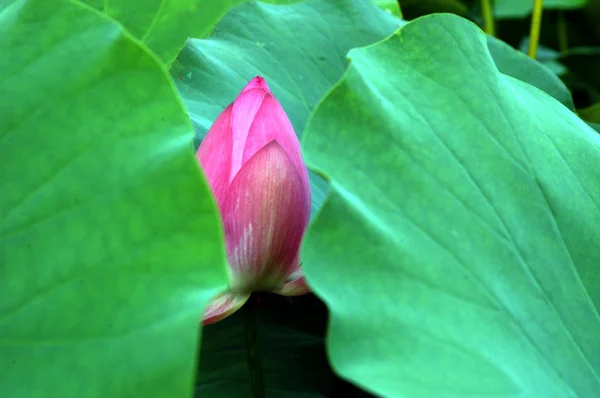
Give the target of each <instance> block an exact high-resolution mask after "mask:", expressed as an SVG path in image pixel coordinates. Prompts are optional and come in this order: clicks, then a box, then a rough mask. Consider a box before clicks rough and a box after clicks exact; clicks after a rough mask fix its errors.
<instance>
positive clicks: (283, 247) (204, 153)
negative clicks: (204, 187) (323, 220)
mask: <svg viewBox="0 0 600 398" xmlns="http://www.w3.org/2000/svg"><path fill="white" fill-rule="evenodd" d="M196 158H197V159H198V161H199V162H200V165H201V167H202V169H203V170H204V173H205V174H206V177H207V179H208V182H209V184H210V187H211V189H212V192H213V194H214V196H215V198H216V201H217V205H218V206H219V210H220V213H221V217H222V220H223V226H224V229H225V241H226V244H227V254H228V259H229V266H230V270H231V273H230V292H228V293H226V294H224V295H223V296H221V297H219V298H218V299H216V300H214V301H213V303H212V304H211V305H210V306H209V308H208V310H207V311H206V313H205V316H204V323H205V324H207V323H212V322H216V321H218V320H220V319H223V318H225V317H226V316H227V315H230V314H231V313H233V312H234V311H235V310H237V309H238V308H239V307H241V306H242V305H243V304H244V302H245V301H246V300H247V298H248V297H249V295H250V293H252V292H256V291H271V292H275V293H279V294H283V295H298V294H304V293H307V292H308V287H307V286H306V284H305V282H304V278H303V276H302V274H301V272H300V268H299V257H298V255H299V253H298V252H299V249H300V243H301V241H302V237H303V235H304V231H305V230H306V227H307V225H308V221H309V218H310V204H311V196H310V185H309V181H308V171H307V169H306V165H305V164H304V161H303V160H302V154H301V153H300V143H299V142H298V138H297V137H296V134H295V133H294V128H293V127H292V124H291V123H290V121H289V119H288V117H287V115H286V114H285V112H284V110H283V108H282V107H281V105H280V104H279V102H278V101H277V100H276V99H275V97H274V96H273V94H272V93H271V91H270V90H269V87H268V86H267V83H266V82H265V80H264V79H263V78H262V77H259V76H257V77H255V78H254V79H252V80H251V81H250V82H249V83H248V85H247V86H246V87H245V88H244V89H243V90H242V92H241V93H240V94H239V95H238V97H237V98H236V99H235V101H233V103H232V104H230V105H229V106H228V107H227V108H225V110H224V111H223V112H222V113H221V114H220V115H219V117H218V118H217V120H215V122H214V124H213V125H212V127H211V128H210V130H209V131H208V133H207V135H206V137H205V138H204V140H203V141H202V144H201V145H200V148H198V152H197V153H196Z"/></svg>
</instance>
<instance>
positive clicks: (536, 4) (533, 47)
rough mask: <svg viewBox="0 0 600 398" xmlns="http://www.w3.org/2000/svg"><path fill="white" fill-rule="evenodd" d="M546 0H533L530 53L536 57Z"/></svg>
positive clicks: (532, 56)
mask: <svg viewBox="0 0 600 398" xmlns="http://www.w3.org/2000/svg"><path fill="white" fill-rule="evenodd" d="M543 8H544V0H533V14H532V15H531V30H530V32H529V51H528V55H529V56H530V57H531V58H533V59H535V58H536V55H537V48H538V42H539V41H540V30H541V26H542V10H543Z"/></svg>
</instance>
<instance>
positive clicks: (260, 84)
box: [242, 76, 272, 94]
mask: <svg viewBox="0 0 600 398" xmlns="http://www.w3.org/2000/svg"><path fill="white" fill-rule="evenodd" d="M253 88H260V89H263V90H265V91H266V92H267V93H269V94H272V93H271V89H269V85H268V84H267V81H266V80H265V78H264V77H262V76H255V77H254V78H253V79H252V80H250V81H249V82H248V84H246V87H244V89H243V90H242V93H243V92H245V91H248V90H251V89H253Z"/></svg>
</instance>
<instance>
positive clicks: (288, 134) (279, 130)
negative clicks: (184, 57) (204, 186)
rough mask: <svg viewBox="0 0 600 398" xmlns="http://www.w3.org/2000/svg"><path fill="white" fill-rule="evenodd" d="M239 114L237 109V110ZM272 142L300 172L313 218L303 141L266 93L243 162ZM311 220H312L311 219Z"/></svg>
mask: <svg viewBox="0 0 600 398" xmlns="http://www.w3.org/2000/svg"><path fill="white" fill-rule="evenodd" d="M234 112H235V110H234ZM271 141H277V143H278V144H279V145H280V146H281V148H282V149H283V150H284V151H285V153H286V155H287V156H288V158H289V159H290V161H291V163H292V164H293V165H294V168H295V169H296V170H297V171H298V173H299V175H300V178H301V180H302V186H303V187H304V188H303V189H304V195H305V197H306V198H305V201H304V202H305V205H306V206H307V208H306V209H304V210H303V211H304V212H305V213H306V216H307V217H309V216H310V201H311V199H310V195H311V194H310V183H309V180H308V170H307V169H306V165H305V163H304V160H303V159H302V153H301V150H300V142H299V141H298V137H297V136H296V133H295V132H294V128H293V127H292V123H291V122H290V120H289V119H288V117H287V115H286V114H285V111H284V110H283V108H282V107H281V105H280V104H279V102H278V101H277V99H275V97H273V95H271V94H265V96H264V98H263V100H262V105H261V106H260V108H259V109H258V111H257V113H256V115H255V117H254V121H253V123H252V125H251V126H250V130H249V131H248V135H247V138H246V141H245V143H244V153H243V161H242V163H246V162H247V161H248V160H249V159H251V158H252V157H253V156H254V155H255V154H256V152H258V151H259V150H260V149H261V148H263V147H264V146H265V145H267V144H268V143H269V142H271ZM307 221H308V218H307Z"/></svg>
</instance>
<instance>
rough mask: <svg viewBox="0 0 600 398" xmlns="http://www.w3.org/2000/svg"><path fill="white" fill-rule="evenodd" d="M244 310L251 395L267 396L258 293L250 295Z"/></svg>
mask: <svg viewBox="0 0 600 398" xmlns="http://www.w3.org/2000/svg"><path fill="white" fill-rule="evenodd" d="M242 311H243V312H244V329H245V330H244V336H245V338H246V359H247V361H248V373H249V377H250V389H251V392H252V395H251V397H252V398H265V387H264V381H263V372H262V363H261V358H260V347H259V345H258V326H257V323H256V294H252V295H250V298H249V299H248V301H246V303H245V304H244V306H243V307H242Z"/></svg>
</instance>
